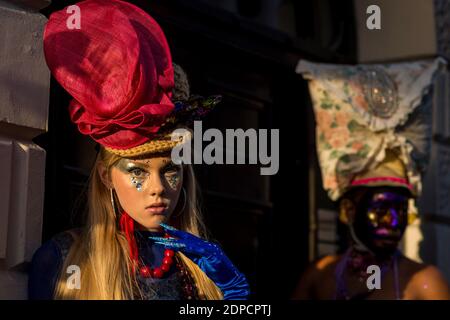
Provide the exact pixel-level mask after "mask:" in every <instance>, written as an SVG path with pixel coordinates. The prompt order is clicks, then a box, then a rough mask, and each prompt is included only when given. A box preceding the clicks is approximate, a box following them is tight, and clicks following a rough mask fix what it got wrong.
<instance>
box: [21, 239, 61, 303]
mask: <svg viewBox="0 0 450 320" xmlns="http://www.w3.org/2000/svg"><path fill="white" fill-rule="evenodd" d="M61 265H62V256H61V251H60V249H59V247H58V246H57V244H56V243H55V242H54V241H53V240H49V241H47V242H46V243H44V244H43V245H42V246H41V247H40V248H39V249H38V250H37V251H36V252H35V253H34V255H33V258H32V260H31V264H30V268H29V272H28V299H30V300H51V299H53V294H54V290H55V285H56V281H57V279H58V275H59V272H60V268H61Z"/></svg>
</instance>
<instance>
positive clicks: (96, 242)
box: [54, 147, 223, 300]
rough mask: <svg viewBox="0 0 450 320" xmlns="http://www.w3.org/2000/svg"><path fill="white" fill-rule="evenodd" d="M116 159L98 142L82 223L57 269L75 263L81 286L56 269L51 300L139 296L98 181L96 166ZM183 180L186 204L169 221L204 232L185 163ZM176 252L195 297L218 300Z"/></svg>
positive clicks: (193, 266) (206, 281)
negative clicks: (73, 285)
mask: <svg viewBox="0 0 450 320" xmlns="http://www.w3.org/2000/svg"><path fill="white" fill-rule="evenodd" d="M120 159H121V157H120V156H118V155H115V154H113V153H111V152H108V151H107V150H105V149H104V148H103V147H102V148H101V149H100V152H99V155H98V156H97V159H96V162H95V165H94V168H93V170H92V172H91V176H90V179H89V180H90V181H89V189H88V192H89V193H88V195H89V197H88V217H87V225H86V227H85V228H84V229H83V230H82V231H81V233H80V234H73V236H74V243H73V245H72V246H71V248H70V250H69V252H68V255H67V257H66V259H65V261H64V263H63V268H62V270H66V269H67V267H68V266H70V265H77V266H79V268H80V270H81V288H80V289H72V288H69V287H68V286H67V278H68V276H70V275H69V274H67V273H66V272H61V274H60V275H59V278H58V281H57V283H56V286H55V292H54V297H55V299H96V300H116V299H117V300H122V299H140V298H142V295H141V293H140V289H139V287H138V285H137V280H136V276H135V274H134V273H133V271H132V270H133V268H132V265H133V262H132V261H131V258H130V253H129V246H128V242H127V239H126V237H125V235H124V233H123V232H122V231H120V230H119V228H118V225H119V224H118V219H119V218H120V217H118V216H117V214H116V212H115V210H114V208H113V206H112V204H111V198H110V192H109V190H108V188H107V187H106V186H105V185H104V183H103V182H102V181H101V177H100V174H99V172H98V166H99V165H100V163H103V164H104V165H105V167H106V168H107V170H108V172H110V170H111V168H112V166H113V165H114V164H115V163H116V162H117V161H119V160H120ZM184 168H185V170H184V172H185V176H184V179H183V185H184V188H185V190H186V196H187V197H186V204H185V206H184V209H183V211H182V212H181V213H180V214H179V215H178V214H177V216H176V218H174V220H173V221H170V223H171V224H172V225H173V226H175V227H176V228H178V229H180V230H184V231H187V232H189V233H192V234H194V235H196V236H203V237H204V236H206V234H205V228H204V224H203V222H202V219H201V215H200V210H199V209H198V204H197V182H196V180H195V176H194V171H193V169H192V166H191V165H186V164H185V165H184ZM177 257H178V258H180V260H181V262H182V263H183V264H184V265H185V267H186V269H187V270H188V272H189V273H190V275H191V277H192V279H193V281H194V283H195V286H196V288H197V293H198V296H199V298H200V299H208V300H209V299H211V300H219V299H223V294H222V292H221V291H220V290H219V289H218V288H217V286H216V285H215V284H214V282H213V281H211V280H210V279H209V278H208V277H207V276H206V274H205V273H204V272H203V271H202V270H201V269H200V268H199V267H198V266H197V265H196V264H195V263H194V262H192V261H191V260H190V259H189V258H187V257H186V256H185V255H184V254H182V253H180V252H178V253H177Z"/></svg>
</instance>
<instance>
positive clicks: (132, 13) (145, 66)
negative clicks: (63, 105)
mask: <svg viewBox="0 0 450 320" xmlns="http://www.w3.org/2000/svg"><path fill="white" fill-rule="evenodd" d="M76 6H77V7H78V8H79V19H80V28H79V29H77V28H73V29H72V28H71V27H70V23H69V21H70V20H71V19H74V14H76V13H77V11H69V13H68V11H67V9H64V10H61V11H57V12H54V13H53V14H52V15H51V16H50V18H49V21H48V23H47V25H46V27H45V32H44V52H45V58H46V61H47V64H48V66H49V68H50V71H51V72H52V74H53V76H54V77H55V78H56V80H57V81H58V82H59V83H60V84H61V86H62V87H63V88H64V89H65V90H66V91H67V92H68V93H70V94H71V95H72V97H73V98H74V99H73V100H72V101H71V103H70V106H69V112H70V117H71V119H72V121H73V122H74V123H76V124H77V125H78V129H79V130H80V132H81V133H83V134H86V135H90V136H91V137H92V138H93V139H94V140H96V141H97V142H99V143H100V144H102V145H103V146H105V147H109V148H113V149H119V150H124V149H129V148H133V147H136V146H140V145H142V144H145V143H146V142H147V141H149V140H150V139H151V137H152V135H153V134H156V133H157V132H158V130H159V128H160V127H161V126H162V125H163V123H164V122H165V121H166V118H167V117H168V115H169V114H170V113H171V112H172V110H173V109H174V105H173V103H172V101H171V99H170V98H171V95H172V89H173V86H174V79H173V77H174V73H173V67H172V58H171V54H170V50H169V46H168V44H167V41H166V38H165V36H164V33H163V31H162V30H161V28H160V27H159V25H158V24H157V23H156V22H155V20H153V19H152V18H151V17H150V16H149V15H148V14H147V13H145V12H144V11H143V10H141V9H140V8H138V7H136V6H134V5H132V4H130V3H126V2H123V1H118V0H86V1H82V2H79V3H77V4H76Z"/></svg>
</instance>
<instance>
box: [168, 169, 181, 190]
mask: <svg viewBox="0 0 450 320" xmlns="http://www.w3.org/2000/svg"><path fill="white" fill-rule="evenodd" d="M164 176H165V177H166V180H167V183H168V184H169V186H170V187H171V188H172V189H174V190H176V189H177V188H178V184H179V183H180V178H181V174H180V169H179V168H176V167H174V168H171V169H168V170H167V171H166V173H165V174H164Z"/></svg>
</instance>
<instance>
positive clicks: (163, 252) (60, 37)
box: [29, 0, 249, 299]
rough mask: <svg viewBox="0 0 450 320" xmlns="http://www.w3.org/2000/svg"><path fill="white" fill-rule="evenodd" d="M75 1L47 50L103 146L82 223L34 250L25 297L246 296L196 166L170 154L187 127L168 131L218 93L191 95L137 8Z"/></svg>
mask: <svg viewBox="0 0 450 320" xmlns="http://www.w3.org/2000/svg"><path fill="white" fill-rule="evenodd" d="M76 6H77V7H78V9H79V10H78V13H79V19H80V20H79V22H80V23H79V25H78V26H79V28H69V23H68V19H69V18H71V16H70V14H69V13H67V11H66V10H61V11H58V12H55V13H53V14H52V15H51V16H50V19H49V21H48V23H47V25H46V29H45V33H44V51H45V56H46V61H47V64H48V66H49V68H50V70H51V72H52V75H53V76H54V77H55V78H56V80H57V81H58V82H59V83H60V84H61V86H62V87H63V88H64V89H65V90H66V91H67V92H69V93H70V94H71V96H72V97H73V100H72V101H71V103H70V105H69V113H70V117H71V120H72V121H73V122H74V123H75V124H76V125H77V127H78V129H79V131H80V132H81V133H82V134H85V135H89V136H90V137H91V138H93V139H94V140H95V141H97V142H98V143H99V145H100V149H99V153H98V156H97V159H96V163H95V165H94V168H93V170H92V173H91V176H90V183H89V201H88V212H89V213H88V218H87V223H86V226H85V227H84V228H83V229H82V230H71V231H69V232H64V233H62V234H59V235H57V236H56V237H54V238H53V239H52V240H50V241H48V242H47V243H45V244H44V245H43V246H42V247H41V248H39V249H38V251H37V252H36V253H35V255H34V257H33V261H32V265H31V270H30V278H29V297H30V298H32V299H246V298H248V295H249V287H248V283H247V281H246V278H245V276H244V275H243V274H242V273H240V272H239V271H238V270H237V269H236V267H235V266H234V265H233V264H232V263H231V261H230V260H229V259H228V258H227V257H226V255H225V254H224V253H223V251H222V250H221V249H220V247H219V246H218V245H217V244H215V243H212V242H209V241H207V240H205V239H204V237H205V229H204V225H203V223H202V219H201V215H200V212H199V210H198V208H197V205H196V198H197V193H196V181H195V177H194V172H193V169H192V167H191V166H190V165H189V164H183V163H181V164H178V163H177V162H176V161H172V160H173V159H172V157H171V151H172V149H173V148H174V147H175V146H179V145H180V144H182V143H190V141H189V136H190V135H184V136H181V137H180V139H173V138H172V136H171V132H172V131H173V130H174V129H176V128H185V127H186V126H187V125H188V124H189V122H190V121H192V120H193V119H195V118H198V117H200V116H202V115H203V114H205V113H206V112H207V111H208V110H209V109H211V108H212V107H213V106H214V105H215V104H216V103H217V102H218V98H217V97H212V98H208V99H202V98H199V97H193V98H189V99H186V98H187V97H188V96H189V94H188V93H187V90H186V88H187V82H186V80H185V79H183V73H182V71H181V70H180V69H177V67H176V66H175V76H174V65H173V64H172V58H171V54H170V50H169V47H168V44H167V41H166V38H165V36H164V34H163V32H162V30H161V29H160V27H159V25H158V24H157V23H156V22H155V21H154V20H153V19H152V18H151V17H150V16H149V15H148V14H147V13H145V12H144V11H142V10H141V9H139V8H137V7H136V6H134V5H132V4H129V3H126V2H122V1H118V0H107V1H106V0H87V1H82V2H80V3H78V4H77V5H76ZM176 75H178V79H177V76H176ZM183 89H184V90H183ZM182 100H184V101H182ZM74 270H75V271H74ZM73 272H75V273H73ZM75 274H76V276H74V275H75Z"/></svg>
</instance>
